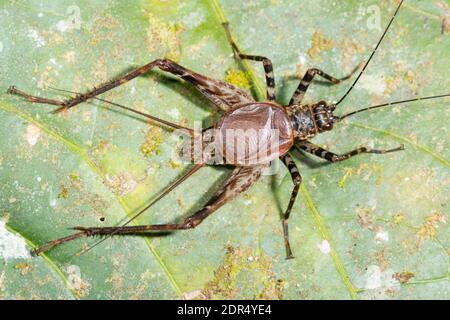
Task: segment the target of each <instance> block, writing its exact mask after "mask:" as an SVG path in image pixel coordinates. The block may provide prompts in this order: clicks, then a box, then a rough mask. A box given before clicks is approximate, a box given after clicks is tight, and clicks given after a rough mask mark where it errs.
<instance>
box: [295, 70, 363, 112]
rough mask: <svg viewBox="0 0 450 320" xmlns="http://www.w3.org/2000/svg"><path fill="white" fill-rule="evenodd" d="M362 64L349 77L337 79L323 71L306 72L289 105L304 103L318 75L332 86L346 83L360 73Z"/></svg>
mask: <svg viewBox="0 0 450 320" xmlns="http://www.w3.org/2000/svg"><path fill="white" fill-rule="evenodd" d="M361 65H362V63H360V64H359V65H358V66H357V67H356V68H355V69H353V71H352V72H351V73H350V74H348V75H347V76H345V77H343V78H340V79H337V78H335V77H332V76H330V75H329V74H327V73H325V72H323V71H322V70H319V69H316V68H311V69H308V71H306V73H305V75H304V76H303V79H302V81H300V84H299V85H298V87H297V89H296V90H295V92H294V94H293V96H292V98H291V101H290V102H289V105H294V104H295V105H298V104H300V103H301V102H302V100H303V97H304V96H305V93H306V91H307V90H308V87H309V85H310V84H311V82H312V80H313V79H314V77H315V76H316V75H318V76H321V77H322V78H324V79H326V80H328V81H330V82H331V84H333V85H334V84H339V83H341V82H342V81H345V80H347V79H350V78H351V77H352V76H353V74H354V73H355V72H356V71H358V69H359V68H360V67H361Z"/></svg>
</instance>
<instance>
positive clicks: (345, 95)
mask: <svg viewBox="0 0 450 320" xmlns="http://www.w3.org/2000/svg"><path fill="white" fill-rule="evenodd" d="M402 3H403V0H401V1H400V4H399V5H398V7H397V9H396V10H395V13H394V15H393V16H392V18H391V20H390V21H389V24H388V26H387V27H386V29H385V30H384V32H383V35H382V36H381V38H380V40H378V43H377V45H376V46H375V49H374V50H373V51H372V54H371V55H370V57H369V60H367V62H366V63H365V64H364V67H363V68H362V69H361V71H360V72H359V74H358V76H357V77H356V79H355V81H354V82H353V84H352V85H351V87H350V88H349V89H348V90H347V92H346V93H345V94H344V95H343V96H342V98H341V99H339V101H338V102H337V103H336V105H338V104H340V103H341V102H342V101H343V100H344V99H345V98H346V97H347V95H348V94H349V93H350V91H352V89H353V87H354V86H355V84H356V83H357V82H358V80H359V78H361V76H362V74H363V73H364V70H366V67H367V65H368V64H369V62H370V60H372V58H373V56H374V55H375V52H376V51H377V49H378V47H379V46H380V44H381V42H382V41H383V39H384V36H385V35H386V33H387V32H388V30H389V27H390V26H391V24H392V22H393V21H394V19H395V16H396V15H397V12H398V11H399V10H400V7H401V6H402Z"/></svg>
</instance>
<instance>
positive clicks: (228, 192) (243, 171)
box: [34, 165, 266, 254]
mask: <svg viewBox="0 0 450 320" xmlns="http://www.w3.org/2000/svg"><path fill="white" fill-rule="evenodd" d="M265 168H266V165H259V166H254V167H237V168H235V169H234V170H233V172H232V174H231V176H230V177H229V178H228V180H227V181H226V182H225V184H224V185H223V186H222V187H221V188H220V189H219V190H218V191H217V192H216V193H215V194H214V195H213V196H212V198H211V199H210V200H209V201H208V202H207V203H206V204H205V205H204V206H203V208H201V209H200V210H198V211H197V212H196V213H194V214H193V215H191V216H189V217H188V218H186V219H185V220H184V221H183V222H181V223H169V224H154V225H142V226H119V227H75V228H74V229H75V230H78V231H79V232H78V233H75V234H74V235H72V236H68V237H65V238H61V239H56V240H53V241H51V242H49V243H48V244H46V245H44V246H42V247H40V248H38V249H36V250H35V251H34V253H35V254H39V253H42V252H45V251H47V250H49V249H51V248H53V247H55V246H57V245H60V244H62V243H64V242H67V241H70V240H73V239H77V238H80V237H83V236H86V237H90V236H113V235H126V234H142V235H145V234H146V233H154V232H167V231H169V232H170V231H175V230H186V229H192V228H195V227H196V226H198V225H199V224H200V223H201V222H202V221H203V220H204V219H206V218H207V217H208V216H209V215H211V214H212V213H213V212H215V211H216V210H217V209H219V208H220V207H221V206H223V205H224V204H225V203H227V202H228V201H230V200H231V199H233V198H234V197H236V196H237V195H238V194H240V193H241V192H244V191H245V190H247V189H248V188H249V187H250V186H251V185H252V184H253V183H255V182H256V181H257V180H258V178H259V177H260V176H261V173H262V171H263V170H264V169H265Z"/></svg>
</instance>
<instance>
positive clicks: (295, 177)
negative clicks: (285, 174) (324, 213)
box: [280, 154, 302, 259]
mask: <svg viewBox="0 0 450 320" xmlns="http://www.w3.org/2000/svg"><path fill="white" fill-rule="evenodd" d="M280 159H281V161H283V163H284V164H285V166H286V167H287V168H288V170H289V173H290V174H291V178H292V182H293V183H294V188H293V189H292V193H291V198H290V199H289V204H288V206H287V209H286V211H285V212H284V215H283V219H282V222H283V235H284V245H285V247H286V259H292V258H294V256H293V255H292V250H291V245H290V243H289V230H288V219H289V216H290V214H291V211H292V207H293V206H294V203H295V199H296V198H297V194H298V190H299V189H300V184H301V183H302V176H301V175H300V172H299V171H298V168H297V166H296V165H295V162H294V160H292V158H291V156H290V155H289V154H285V155H284V156H282V157H281V158H280Z"/></svg>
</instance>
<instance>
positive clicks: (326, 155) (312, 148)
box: [295, 141, 405, 163]
mask: <svg viewBox="0 0 450 320" xmlns="http://www.w3.org/2000/svg"><path fill="white" fill-rule="evenodd" d="M295 146H296V147H298V148H300V149H302V150H304V151H306V152H308V153H311V154H313V155H315V156H318V157H319V158H322V159H325V160H327V161H329V162H332V163H335V162H340V161H344V160H347V159H349V158H351V157H354V156H356V155H358V154H361V153H374V154H385V153H390V152H396V151H401V150H405V147H404V146H403V145H400V146H399V147H397V148H393V149H370V148H368V147H360V148H356V149H354V150H352V151H349V152H347V153H344V154H336V153H333V152H331V151H328V150H325V149H324V148H321V147H319V146H317V145H315V144H313V143H311V142H309V141H301V142H299V143H298V144H296V145H295Z"/></svg>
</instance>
